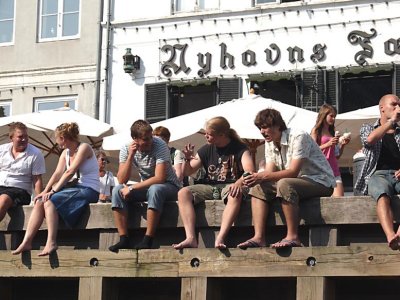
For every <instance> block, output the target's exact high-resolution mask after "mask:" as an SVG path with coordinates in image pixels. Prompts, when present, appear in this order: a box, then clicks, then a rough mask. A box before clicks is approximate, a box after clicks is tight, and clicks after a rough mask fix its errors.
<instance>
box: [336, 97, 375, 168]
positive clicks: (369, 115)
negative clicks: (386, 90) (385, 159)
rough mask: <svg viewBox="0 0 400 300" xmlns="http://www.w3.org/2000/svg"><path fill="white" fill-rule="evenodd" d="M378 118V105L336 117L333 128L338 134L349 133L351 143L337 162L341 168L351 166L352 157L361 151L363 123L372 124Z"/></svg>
mask: <svg viewBox="0 0 400 300" xmlns="http://www.w3.org/2000/svg"><path fill="white" fill-rule="evenodd" d="M379 118H380V114H379V105H374V106H370V107H367V108H362V109H357V110H353V111H349V112H346V113H342V114H338V115H337V116H336V122H335V127H336V130H338V131H340V133H345V132H351V141H350V143H349V144H348V145H347V146H346V147H345V148H344V149H345V150H344V151H343V155H342V157H341V158H340V160H339V165H340V166H341V167H349V166H352V165H353V156H354V154H356V153H357V152H358V151H359V150H360V149H361V147H362V146H361V140H360V128H361V126H362V125H363V124H364V123H374V122H375V121H376V120H377V119H379Z"/></svg>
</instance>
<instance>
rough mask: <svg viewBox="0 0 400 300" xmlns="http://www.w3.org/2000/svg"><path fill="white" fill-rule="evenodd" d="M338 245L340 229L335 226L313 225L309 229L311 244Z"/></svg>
mask: <svg viewBox="0 0 400 300" xmlns="http://www.w3.org/2000/svg"><path fill="white" fill-rule="evenodd" d="M336 245H338V229H337V228H336V227H333V226H317V227H311V228H310V230H309V246H336Z"/></svg>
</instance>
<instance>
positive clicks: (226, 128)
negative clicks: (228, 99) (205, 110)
mask: <svg viewBox="0 0 400 300" xmlns="http://www.w3.org/2000/svg"><path fill="white" fill-rule="evenodd" d="M205 127H206V128H209V129H211V130H212V131H214V132H215V133H217V134H224V135H226V136H227V137H229V138H230V139H231V140H235V141H238V142H240V143H243V141H242V139H241V138H240V137H239V135H238V134H237V132H236V130H235V129H233V128H231V125H230V124H229V122H228V120H227V119H225V118H224V117H214V118H211V119H210V120H208V121H207V123H206V126H205Z"/></svg>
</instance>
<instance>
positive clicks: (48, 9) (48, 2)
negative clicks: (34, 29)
mask: <svg viewBox="0 0 400 300" xmlns="http://www.w3.org/2000/svg"><path fill="white" fill-rule="evenodd" d="M56 13H58V0H43V1H42V15H48V14H56Z"/></svg>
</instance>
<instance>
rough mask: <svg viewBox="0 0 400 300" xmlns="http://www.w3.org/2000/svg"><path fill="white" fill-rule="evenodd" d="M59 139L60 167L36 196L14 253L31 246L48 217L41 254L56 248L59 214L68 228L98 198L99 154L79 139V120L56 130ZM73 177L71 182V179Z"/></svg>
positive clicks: (27, 249)
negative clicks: (60, 149)
mask: <svg viewBox="0 0 400 300" xmlns="http://www.w3.org/2000/svg"><path fill="white" fill-rule="evenodd" d="M55 136H56V142H57V143H58V145H59V146H60V147H61V148H62V149H64V150H63V152H62V154H61V156H60V158H59V161H58V164H57V168H56V170H55V171H54V173H53V175H52V176H51V178H50V180H49V182H48V183H47V186H46V188H45V189H44V190H43V192H41V193H40V194H39V195H37V196H36V197H35V198H34V203H35V205H34V208H33V211H32V215H31V217H30V219H29V222H28V227H27V230H26V233H25V237H24V239H23V241H22V243H21V245H20V246H19V247H18V248H17V249H16V250H14V251H13V252H12V253H13V254H19V253H21V252H24V251H29V250H31V249H32V240H33V238H34V236H35V235H36V233H37V231H38V230H39V228H40V226H41V225H42V223H43V220H44V218H46V222H47V228H48V236H47V241H46V245H45V247H44V249H43V251H42V252H40V253H39V256H45V255H49V254H51V253H52V252H54V251H56V250H57V247H58V246H57V241H56V237H57V230H58V219H59V216H61V218H62V219H63V220H64V223H65V224H66V225H67V226H68V227H73V226H74V225H75V224H76V223H77V221H78V220H79V217H80V216H81V215H82V212H83V211H84V209H85V208H86V207H87V205H88V204H89V203H91V202H93V203H95V202H97V200H98V198H99V188H100V182H99V175H98V171H99V169H98V164H97V159H96V156H95V154H94V152H93V149H92V147H91V146H90V145H89V144H86V143H80V142H79V137H78V136H79V127H78V124H76V123H63V124H61V125H60V126H58V127H57V129H56V131H55ZM71 179H73V180H72V181H70V180H71Z"/></svg>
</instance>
